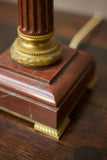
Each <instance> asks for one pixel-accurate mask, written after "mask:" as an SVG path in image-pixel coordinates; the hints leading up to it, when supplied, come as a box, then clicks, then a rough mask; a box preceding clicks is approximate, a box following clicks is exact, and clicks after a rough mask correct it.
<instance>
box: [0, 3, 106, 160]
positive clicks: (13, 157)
mask: <svg viewBox="0 0 107 160" xmlns="http://www.w3.org/2000/svg"><path fill="white" fill-rule="evenodd" d="M88 19H89V18H88V17H84V16H79V15H73V14H67V13H60V12H55V28H56V36H57V37H58V38H59V39H60V40H61V41H62V43H64V44H69V42H70V40H71V39H72V37H73V36H74V35H75V33H76V32H77V31H78V30H79V29H80V28H81V27H82V26H83V25H84V24H85V23H86V22H87V20H88ZM17 26H18V18H17V7H16V5H15V4H8V3H4V2H0V54H2V53H3V51H5V50H6V49H7V48H8V47H9V46H10V45H11V43H12V42H13V40H14V38H15V37H16V27H17ZM79 49H81V50H84V51H87V52H89V53H90V54H92V55H93V56H94V57H95V59H96V62H97V70H96V74H97V75H98V77H99V82H98V84H97V85H96V87H95V88H94V90H93V91H92V92H91V91H87V92H86V94H85V95H84V97H83V98H82V99H81V101H80V102H79V104H78V105H77V107H76V109H75V110H74V111H73V113H72V115H71V116H70V118H71V123H70V124H69V126H68V127H67V129H66V131H65V132H64V134H63V136H62V138H61V139H60V140H59V141H55V140H53V139H51V138H49V137H47V136H44V135H42V134H40V133H38V132H36V131H34V129H33V125H32V124H30V123H28V122H26V121H24V120H21V119H18V118H16V117H14V116H11V115H9V114H7V113H4V112H2V111H0V160H23V159H25V160H39V159H43V160H47V159H49V160H106V159H107V154H106V149H107V148H106V146H107V143H106V142H107V141H106V138H107V136H106V134H107V131H106V129H107V128H106V127H107V126H106V124H107V108H106V107H107V21H103V22H102V23H101V24H100V25H99V26H98V27H97V28H96V29H95V30H94V31H93V32H92V33H91V34H90V35H89V36H88V37H87V38H86V39H85V40H84V41H83V43H82V44H81V45H80V46H79ZM1 98H2V97H0V99H1ZM14 105H15V104H14Z"/></svg>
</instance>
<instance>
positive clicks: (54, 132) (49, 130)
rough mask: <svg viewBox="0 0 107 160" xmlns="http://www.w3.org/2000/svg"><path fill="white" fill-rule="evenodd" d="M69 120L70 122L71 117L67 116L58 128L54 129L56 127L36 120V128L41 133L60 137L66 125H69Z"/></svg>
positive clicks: (56, 137)
mask: <svg viewBox="0 0 107 160" xmlns="http://www.w3.org/2000/svg"><path fill="white" fill-rule="evenodd" d="M69 122H70V119H69V118H68V117H66V118H65V119H64V121H63V122H62V124H61V125H60V127H59V128H58V129H54V128H51V127H48V126H46V125H43V124H41V123H38V122H36V123H35V124H34V129H35V130H37V131H39V132H41V133H44V134H46V135H49V136H51V137H53V138H55V139H59V138H60V137H61V135H62V133H63V132H64V130H65V129H66V127H67V126H68V124H69Z"/></svg>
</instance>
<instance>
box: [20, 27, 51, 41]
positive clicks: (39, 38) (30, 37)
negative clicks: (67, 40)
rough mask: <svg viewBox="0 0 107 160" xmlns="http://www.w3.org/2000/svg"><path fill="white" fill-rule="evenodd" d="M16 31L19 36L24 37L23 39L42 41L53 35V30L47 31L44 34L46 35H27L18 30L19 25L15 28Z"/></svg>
mask: <svg viewBox="0 0 107 160" xmlns="http://www.w3.org/2000/svg"><path fill="white" fill-rule="evenodd" d="M17 33H18V35H19V37H21V38H22V39H25V40H28V41H34V42H35V41H37V42H39V41H44V40H47V39H50V38H52V37H53V36H54V31H53V32H51V33H49V34H46V35H42V36H28V35H26V34H23V33H21V32H20V30H19V27H18V29H17Z"/></svg>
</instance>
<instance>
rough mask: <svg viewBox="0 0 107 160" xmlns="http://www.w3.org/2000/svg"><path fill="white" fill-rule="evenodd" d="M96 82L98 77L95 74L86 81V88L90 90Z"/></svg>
mask: <svg viewBox="0 0 107 160" xmlns="http://www.w3.org/2000/svg"><path fill="white" fill-rule="evenodd" d="M97 82H98V77H97V76H96V75H95V76H93V78H91V80H90V82H89V83H88V89H89V90H92V89H93V88H94V87H95V85H96V84H97Z"/></svg>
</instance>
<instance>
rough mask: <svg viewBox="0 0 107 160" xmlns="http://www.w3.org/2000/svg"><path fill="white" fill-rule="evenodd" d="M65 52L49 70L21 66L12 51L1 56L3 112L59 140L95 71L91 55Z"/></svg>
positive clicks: (1, 99)
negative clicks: (26, 121) (21, 119)
mask: <svg viewBox="0 0 107 160" xmlns="http://www.w3.org/2000/svg"><path fill="white" fill-rule="evenodd" d="M63 50H64V51H63V56H62V58H61V59H60V60H59V61H58V62H57V63H55V64H53V65H50V66H48V67H35V68H27V67H25V66H22V65H20V64H18V63H16V62H14V61H13V60H12V59H11V57H10V51H9V50H8V51H6V52H5V53H3V54H2V55H1V56H0V109H2V110H4V111H6V112H8V113H11V114H14V115H16V116H18V117H20V118H23V119H26V120H28V121H30V122H32V123H34V128H35V130H37V131H40V132H42V133H45V134H47V135H50V136H52V137H54V138H57V139H58V138H59V137H60V136H61V134H62V133H63V131H64V129H65V128H66V127H67V125H68V123H69V121H70V120H69V118H68V117H69V114H70V113H71V112H72V110H73V109H74V107H75V106H76V104H77V102H78V101H79V99H80V98H81V96H82V95H83V93H84V92H85V90H86V89H87V87H88V86H89V82H90V81H91V79H92V78H93V76H94V71H95V62H94V60H93V58H92V56H91V55H89V54H87V53H84V52H81V51H78V50H73V49H70V48H69V47H67V46H63ZM91 87H92V83H91Z"/></svg>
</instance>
